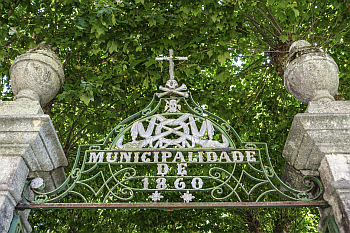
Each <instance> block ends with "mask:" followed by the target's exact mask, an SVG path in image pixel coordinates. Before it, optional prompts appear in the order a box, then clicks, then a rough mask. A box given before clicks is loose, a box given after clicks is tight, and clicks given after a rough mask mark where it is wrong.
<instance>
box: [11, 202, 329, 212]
mask: <svg viewBox="0 0 350 233" xmlns="http://www.w3.org/2000/svg"><path fill="white" fill-rule="evenodd" d="M327 206H329V204H328V202H326V201H280V202H192V203H180V202H177V203H176V202H175V203H174V202H173V203H164V202H163V203H52V204H51V203H49V204H23V203H20V204H18V205H17V206H16V209H18V210H24V209H163V210H167V211H173V210H178V209H214V208H221V209H228V208H291V207H327Z"/></svg>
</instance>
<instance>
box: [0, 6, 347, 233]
mask: <svg viewBox="0 0 350 233" xmlns="http://www.w3.org/2000/svg"><path fill="white" fill-rule="evenodd" d="M349 12H350V1H349V0H332V1H327V0H319V1H318V0H253V1H248V0H237V1H236V0H222V1H218V0H202V1H198V0H192V1H188V0H178V1H152V0H132V1H122V0H24V1H23V0H15V1H14V0H0V14H1V17H0V46H1V48H2V49H1V50H0V76H1V77H2V80H1V81H0V85H1V87H0V89H2V90H3V92H2V96H1V99H2V100H4V101H5V100H12V96H13V95H12V92H11V90H10V89H9V86H10V83H9V74H8V72H9V68H10V65H11V63H12V61H13V60H14V58H15V57H16V56H18V55H20V54H22V53H24V52H25V51H26V50H27V49H30V48H33V47H36V46H37V45H38V44H39V43H41V42H43V41H46V44H49V45H51V46H52V49H53V50H55V51H56V52H57V53H58V54H59V56H60V58H61V59H62V61H63V64H64V72H65V80H66V81H65V84H64V86H63V88H62V90H61V92H60V93H59V95H58V96H57V97H56V98H55V99H54V100H53V101H52V102H51V103H50V104H48V105H47V106H43V108H44V110H45V112H46V113H47V114H49V115H50V116H51V118H52V121H53V123H54V125H55V128H56V130H57V133H58V137H59V139H60V141H61V143H62V147H63V148H64V152H65V153H66V156H67V157H68V158H69V159H72V157H74V156H75V154H76V148H77V145H79V144H88V143H98V142H101V141H102V140H103V139H104V138H105V137H106V135H107V133H108V132H109V131H110V130H111V129H112V128H113V127H114V126H115V125H117V124H118V123H119V122H120V121H121V120H122V119H124V118H126V117H127V116H129V115H131V114H133V113H135V112H137V111H139V110H140V109H142V108H144V107H145V106H146V105H147V104H148V102H149V101H150V100H151V98H152V96H153V94H154V93H155V92H156V90H157V88H158V87H159V86H160V85H164V84H165V81H166V80H167V79H168V77H169V76H168V70H167V69H168V64H167V62H156V61H155V60H154V58H155V57H156V56H159V55H168V50H169V49H170V48H172V49H174V52H175V54H176V56H188V57H189V60H188V61H180V62H177V63H176V64H175V65H176V66H175V75H176V79H177V80H178V82H179V83H186V85H187V86H188V87H189V89H190V91H191V93H192V96H193V97H194V99H195V101H198V102H199V104H201V105H205V107H206V108H207V109H208V110H209V111H211V112H213V113H215V114H216V115H218V116H220V117H222V118H223V119H225V120H227V121H228V122H229V123H230V124H231V126H233V127H234V128H235V130H236V131H237V132H238V134H239V135H240V136H241V137H242V139H243V140H244V141H262V142H266V143H268V145H269V147H270V155H271V158H272V161H273V163H274V166H275V169H276V170H277V172H279V175H280V176H281V174H282V172H283V166H284V160H283V158H282V157H281V153H282V150H283V145H284V142H285V139H286V136H287V134H288V129H289V127H290V125H291V122H292V119H293V117H294V115H295V114H296V113H298V112H303V111H304V110H305V107H306V106H304V105H302V104H300V103H299V102H298V101H296V100H295V99H294V98H293V97H292V96H291V95H290V94H288V93H287V92H286V91H285V89H284V85H283V69H284V61H285V60H286V58H287V56H288V49H289V46H290V45H291V43H292V42H293V41H296V40H299V39H305V40H308V41H309V42H310V43H312V44H313V45H315V46H320V47H322V48H323V49H324V50H325V51H327V53H329V54H330V55H331V56H332V57H333V58H334V59H335V61H336V62H337V64H338V66H339V69H340V87H339V95H338V97H337V98H340V99H343V98H345V99H349V95H350V91H349V88H350V85H349V84H350V81H349V79H347V75H348V74H349V72H350V71H349V67H348V66H347V63H348V56H349V42H350V38H349V32H348V31H349V26H350V25H349V23H348V22H347V20H346V19H347V18H348V16H349V14H350V13H349ZM73 159H74V158H73ZM68 170H69V168H67V171H68ZM30 218H31V222H32V225H33V226H34V230H35V231H37V232H40V231H42V230H50V232H51V231H52V232H64V231H68V232H92V231H94V232H115V231H116V229H117V230H120V231H121V230H123V231H128V232H143V231H157V232H172V231H182V232H183V231H186V232H189V231H194V232H208V231H211V232H247V231H248V230H249V231H250V232H282V231H283V230H285V231H287V232H288V231H291V232H315V231H316V230H315V229H316V228H315V227H316V225H317V219H318V216H317V210H315V209H311V210H310V209H295V210H294V209H288V210H286V209H279V210H275V209H270V210H268V209H262V210H229V211H228V210H226V211H222V210H187V211H185V210H184V211H178V212H163V211H158V210H98V211H92V210H91V211H81V210H74V211H73V210H62V211H58V210H55V211H32V212H31V217H30Z"/></svg>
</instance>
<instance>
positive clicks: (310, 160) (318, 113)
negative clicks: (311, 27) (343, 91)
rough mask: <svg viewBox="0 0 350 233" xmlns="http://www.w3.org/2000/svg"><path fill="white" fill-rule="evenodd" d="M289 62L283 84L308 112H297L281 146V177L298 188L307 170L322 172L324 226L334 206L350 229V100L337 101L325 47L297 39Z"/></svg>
mask: <svg viewBox="0 0 350 233" xmlns="http://www.w3.org/2000/svg"><path fill="white" fill-rule="evenodd" d="M289 52H290V54H289V58H288V59H287V61H286V66H285V76H284V81H285V86H286V88H287V90H288V91H289V92H290V93H291V94H292V95H293V96H294V97H295V98H296V99H297V100H299V101H300V102H303V103H305V104H308V107H307V110H306V112H305V113H299V114H297V115H296V116H295V117H294V120H293V123H292V126H291V129H290V131H289V135H288V138H287V141H286V144H285V147H284V150H283V156H284V158H285V159H286V165H285V170H284V174H283V179H284V180H285V181H287V182H288V183H290V184H291V185H293V186H294V187H300V184H301V182H302V177H303V176H305V175H319V176H320V177H321V181H322V183H323V185H324V188H325V192H324V195H323V198H324V199H325V200H326V201H328V203H329V204H330V205H331V210H329V209H328V210H325V209H320V214H321V221H320V224H319V230H322V229H323V227H324V223H325V218H326V217H327V216H325V215H328V213H329V212H330V211H331V212H332V213H333V215H334V217H335V220H336V223H337V225H338V228H339V231H340V232H344V233H345V232H350V101H334V98H333V96H334V95H335V94H336V92H337V89H338V84H339V78H338V67H337V65H336V64H335V62H334V60H333V59H332V58H331V57H330V56H329V55H328V54H326V53H324V52H323V51H322V50H321V49H319V48H315V47H312V46H311V45H310V44H309V43H308V42H306V41H296V42H294V43H293V44H292V46H291V48H290V50H289Z"/></svg>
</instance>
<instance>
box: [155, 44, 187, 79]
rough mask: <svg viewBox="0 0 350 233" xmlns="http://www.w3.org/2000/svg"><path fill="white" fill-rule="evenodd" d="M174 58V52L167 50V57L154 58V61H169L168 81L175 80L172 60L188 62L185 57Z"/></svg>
mask: <svg viewBox="0 0 350 233" xmlns="http://www.w3.org/2000/svg"><path fill="white" fill-rule="evenodd" d="M173 56H174V51H173V50H172V49H169V57H156V61H163V60H166V61H169V63H170V64H169V74H170V80H174V79H175V75H174V58H175V59H177V60H188V58H187V57H173Z"/></svg>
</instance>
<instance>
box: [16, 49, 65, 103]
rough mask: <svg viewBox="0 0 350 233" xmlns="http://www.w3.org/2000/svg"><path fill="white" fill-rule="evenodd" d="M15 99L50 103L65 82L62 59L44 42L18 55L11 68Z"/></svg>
mask: <svg viewBox="0 0 350 233" xmlns="http://www.w3.org/2000/svg"><path fill="white" fill-rule="evenodd" d="M10 79H11V88H12V91H13V94H14V95H15V97H14V100H15V101H23V100H32V101H39V102H40V104H41V105H46V104H47V103H49V102H50V101H51V100H52V99H53V98H54V97H55V96H56V95H57V93H58V91H59V90H60V88H61V87H62V85H63V83H64V73H63V64H62V61H61V59H60V58H59V57H58V56H57V55H56V54H55V52H53V51H52V50H51V48H50V47H49V46H47V45H45V42H44V43H40V44H39V45H38V46H37V47H36V48H34V49H30V50H28V51H27V52H26V53H24V54H22V55H20V56H18V57H17V58H16V59H15V60H14V62H13V63H12V65H11V68H10Z"/></svg>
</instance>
